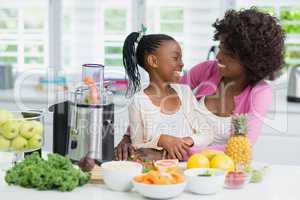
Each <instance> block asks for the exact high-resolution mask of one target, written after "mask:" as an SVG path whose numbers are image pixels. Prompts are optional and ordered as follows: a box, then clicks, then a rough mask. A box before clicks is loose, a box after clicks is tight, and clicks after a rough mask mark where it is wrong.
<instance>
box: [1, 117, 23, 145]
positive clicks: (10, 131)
mask: <svg viewBox="0 0 300 200" xmlns="http://www.w3.org/2000/svg"><path fill="white" fill-rule="evenodd" d="M19 129H20V122H19V121H17V120H9V121H7V122H5V123H4V124H3V125H2V126H1V127H0V133H1V134H2V136H4V137H5V138H7V139H10V140H11V139H13V138H15V137H17V136H18V135H19Z"/></svg>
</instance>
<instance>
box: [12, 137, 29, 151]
mask: <svg viewBox="0 0 300 200" xmlns="http://www.w3.org/2000/svg"><path fill="white" fill-rule="evenodd" d="M27 145H28V142H27V140H26V139H25V138H23V137H22V136H17V137H16V138H14V139H13V140H12V142H11V148H12V149H13V150H17V151H19V150H22V149H26V148H27Z"/></svg>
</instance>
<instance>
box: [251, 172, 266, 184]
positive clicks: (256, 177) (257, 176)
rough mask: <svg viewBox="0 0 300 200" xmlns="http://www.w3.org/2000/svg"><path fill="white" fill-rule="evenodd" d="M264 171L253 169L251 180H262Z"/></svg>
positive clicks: (253, 181) (256, 181)
mask: <svg viewBox="0 0 300 200" xmlns="http://www.w3.org/2000/svg"><path fill="white" fill-rule="evenodd" d="M263 176H264V175H263V172H262V171H260V170H253V171H252V175H251V179H250V182H251V183H258V182H261V181H262V180H263Z"/></svg>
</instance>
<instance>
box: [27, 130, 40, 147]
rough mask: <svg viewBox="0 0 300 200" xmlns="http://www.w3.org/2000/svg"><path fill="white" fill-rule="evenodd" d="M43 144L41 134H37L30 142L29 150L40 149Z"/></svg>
mask: <svg viewBox="0 0 300 200" xmlns="http://www.w3.org/2000/svg"><path fill="white" fill-rule="evenodd" d="M42 142H43V138H42V136H41V135H39V134H35V135H34V136H33V137H32V138H30V140H28V148H30V149H38V148H41V146H42Z"/></svg>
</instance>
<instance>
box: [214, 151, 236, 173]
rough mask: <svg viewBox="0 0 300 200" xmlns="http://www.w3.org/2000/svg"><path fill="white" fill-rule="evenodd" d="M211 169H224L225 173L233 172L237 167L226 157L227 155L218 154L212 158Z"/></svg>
mask: <svg viewBox="0 0 300 200" xmlns="http://www.w3.org/2000/svg"><path fill="white" fill-rule="evenodd" d="M210 167H211V168H217V169H223V170H225V171H227V172H228V171H233V170H234V169H235V165H234V162H233V160H232V159H231V158H230V157H229V156H227V155H225V154H218V155H216V156H214V157H213V158H212V160H211V161H210Z"/></svg>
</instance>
